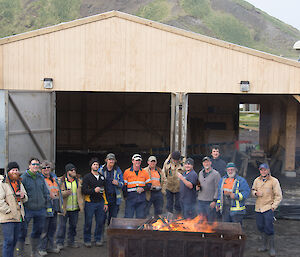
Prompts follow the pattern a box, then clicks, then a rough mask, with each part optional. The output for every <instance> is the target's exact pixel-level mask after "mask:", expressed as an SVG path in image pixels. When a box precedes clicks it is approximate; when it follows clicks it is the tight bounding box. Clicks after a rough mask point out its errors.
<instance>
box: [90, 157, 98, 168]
mask: <svg viewBox="0 0 300 257" xmlns="http://www.w3.org/2000/svg"><path fill="white" fill-rule="evenodd" d="M94 162H97V163H98V164H99V165H100V161H99V159H98V158H97V157H94V158H92V159H91V160H90V162H89V165H90V167H92V165H93V163H94Z"/></svg>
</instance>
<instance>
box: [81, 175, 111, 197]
mask: <svg viewBox="0 0 300 257" xmlns="http://www.w3.org/2000/svg"><path fill="white" fill-rule="evenodd" d="M99 175H100V174H99ZM96 187H100V188H101V191H100V193H96V192H95V188H96ZM105 190H106V186H105V178H104V176H102V175H100V176H99V179H98V180H97V179H96V177H95V176H94V175H93V174H92V173H91V172H90V173H88V174H86V175H85V176H84V177H83V182H82V188H81V191H82V193H83V194H84V195H85V201H87V202H93V203H97V202H101V201H102V199H104V201H106V197H104V196H103V194H105Z"/></svg>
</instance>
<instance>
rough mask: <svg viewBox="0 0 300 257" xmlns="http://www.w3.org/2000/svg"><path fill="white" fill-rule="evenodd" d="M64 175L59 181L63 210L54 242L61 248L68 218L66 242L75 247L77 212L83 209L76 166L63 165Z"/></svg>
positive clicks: (70, 164) (59, 216)
mask: <svg viewBox="0 0 300 257" xmlns="http://www.w3.org/2000/svg"><path fill="white" fill-rule="evenodd" d="M65 171H66V173H65V175H63V176H62V177H61V178H60V179H59V181H60V190H61V194H62V197H63V212H62V213H59V215H58V231H57V234H56V244H57V248H58V249H63V247H64V241H65V236H66V227H67V221H68V220H69V231H68V243H67V245H68V246H69V247H73V248H77V247H79V245H78V244H77V243H76V241H75V236H76V227H77V222H78V213H79V211H83V197H82V194H81V185H82V182H81V179H80V178H79V176H78V175H77V171H76V167H75V165H74V164H72V163H68V164H67V165H66V166H65Z"/></svg>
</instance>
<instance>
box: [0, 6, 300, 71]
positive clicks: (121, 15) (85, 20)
mask: <svg viewBox="0 0 300 257" xmlns="http://www.w3.org/2000/svg"><path fill="white" fill-rule="evenodd" d="M112 17H118V18H121V19H125V20H129V21H132V22H136V23H139V24H142V25H145V26H150V27H153V28H156V29H159V30H163V31H167V32H170V33H174V34H177V35H181V36H184V37H188V38H192V39H195V40H199V41H202V42H206V43H209V44H213V45H216V46H220V47H224V48H227V49H231V50H234V51H239V52H242V53H246V54H249V55H253V56H257V57H261V58H264V59H267V60H272V61H276V62H279V63H283V64H287V65H291V66H295V67H300V63H299V62H297V61H293V60H290V59H286V58H283V57H279V56H276V55H272V54H268V53H265V52H261V51H258V50H254V49H251V48H247V47H243V46H240V45H236V44H233V43H229V42H225V41H222V40H219V39H215V38H212V37H208V36H204V35H201V34H197V33H194V32H191V31H186V30H183V29H180V28H176V27H173V26H169V25H166V24H162V23H159V22H155V21H151V20H147V19H144V18H140V17H137V16H134V15H130V14H127V13H123V12H119V11H110V12H106V13H101V14H97V15H93V16H90V17H86V18H81V19H77V20H74V21H70V22H65V23H60V24H57V25H54V26H51V27H46V28H42V29H38V30H34V31H30V32H25V33H22V34H18V35H14V36H10V37H5V38H2V39H0V45H4V44H9V43H12V42H16V41H20V40H26V39H27V38H32V37H37V36H40V35H44V34H49V33H53V32H56V31H60V30H65V29H69V28H72V27H76V26H82V25H85V24H88V23H92V22H97V21H101V20H104V19H109V18H112Z"/></svg>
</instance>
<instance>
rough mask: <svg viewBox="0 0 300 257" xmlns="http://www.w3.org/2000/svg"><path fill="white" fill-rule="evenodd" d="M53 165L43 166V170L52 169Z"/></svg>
mask: <svg viewBox="0 0 300 257" xmlns="http://www.w3.org/2000/svg"><path fill="white" fill-rule="evenodd" d="M50 168H51V167H50V166H47V167H42V170H45V169H50Z"/></svg>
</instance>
